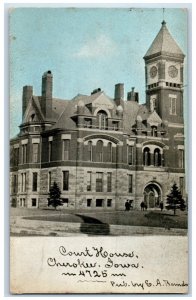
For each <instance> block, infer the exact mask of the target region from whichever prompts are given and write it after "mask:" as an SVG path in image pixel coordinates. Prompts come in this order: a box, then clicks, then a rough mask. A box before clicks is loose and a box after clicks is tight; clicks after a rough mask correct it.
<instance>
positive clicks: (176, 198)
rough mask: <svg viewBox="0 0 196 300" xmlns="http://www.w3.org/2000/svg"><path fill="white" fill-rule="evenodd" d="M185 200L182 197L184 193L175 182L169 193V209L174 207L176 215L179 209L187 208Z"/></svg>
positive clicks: (167, 206)
mask: <svg viewBox="0 0 196 300" xmlns="http://www.w3.org/2000/svg"><path fill="white" fill-rule="evenodd" d="M185 207H186V206H185V202H184V199H183V198H182V194H181V192H180V190H179V189H178V187H177V184H176V183H174V184H173V185H172V188H171V192H170V193H169V194H168V195H167V205H166V208H167V209H173V211H174V215H175V214H176V210H177V209H181V210H184V209H185Z"/></svg>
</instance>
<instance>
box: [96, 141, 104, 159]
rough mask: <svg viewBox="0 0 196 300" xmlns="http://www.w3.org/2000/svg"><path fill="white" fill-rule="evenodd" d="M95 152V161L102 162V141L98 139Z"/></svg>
mask: <svg viewBox="0 0 196 300" xmlns="http://www.w3.org/2000/svg"><path fill="white" fill-rule="evenodd" d="M96 150H97V151H96V153H97V161H99V162H102V161H103V142H102V141H98V142H97V147H96Z"/></svg>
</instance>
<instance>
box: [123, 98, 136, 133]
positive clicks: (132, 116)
mask: <svg viewBox="0 0 196 300" xmlns="http://www.w3.org/2000/svg"><path fill="white" fill-rule="evenodd" d="M139 109H140V105H139V104H138V103H137V102H134V101H125V102H124V112H123V130H124V131H125V132H128V133H131V131H132V126H133V125H134V124H135V120H136V117H137V114H138V111H139Z"/></svg>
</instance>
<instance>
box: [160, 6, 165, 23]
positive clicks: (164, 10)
mask: <svg viewBox="0 0 196 300" xmlns="http://www.w3.org/2000/svg"><path fill="white" fill-rule="evenodd" d="M164 19H165V8H163V22H162V23H161V24H162V25H163V26H164V25H166V22H165V20H164Z"/></svg>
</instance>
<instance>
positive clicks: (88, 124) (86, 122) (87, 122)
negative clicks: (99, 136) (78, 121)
mask: <svg viewBox="0 0 196 300" xmlns="http://www.w3.org/2000/svg"><path fill="white" fill-rule="evenodd" d="M84 127H85V128H92V119H90V118H85V119H84Z"/></svg>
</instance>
